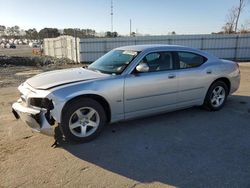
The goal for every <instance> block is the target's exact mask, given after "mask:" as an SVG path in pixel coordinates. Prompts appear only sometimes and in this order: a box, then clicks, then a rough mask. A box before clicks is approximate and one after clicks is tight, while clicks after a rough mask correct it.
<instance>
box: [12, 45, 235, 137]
mask: <svg viewBox="0 0 250 188" xmlns="http://www.w3.org/2000/svg"><path fill="white" fill-rule="evenodd" d="M239 84H240V70H239V66H238V64H237V63H235V62H233V61H228V60H221V59H218V58H217V57H215V56H213V55H211V54H208V53H206V52H203V51H200V50H197V49H192V48H188V47H183V46H172V45H139V46H127V47H120V48H117V49H114V50H112V51H110V52H108V53H107V54H106V55H104V56H102V57H101V58H99V59H98V60H96V61H95V62H94V63H92V64H90V65H89V66H88V68H74V69H65V70H58V71H51V72H46V73H42V74H39V75H37V76H35V77H33V78H30V79H28V80H27V81H26V82H24V83H23V84H21V85H20V86H19V91H20V93H21V98H20V99H19V100H18V101H17V102H16V103H14V104H13V106H12V109H13V113H14V115H15V117H16V118H20V117H21V119H22V120H24V121H25V122H26V123H27V124H28V125H29V126H30V127H31V128H32V129H33V130H35V131H38V132H41V133H45V134H49V135H52V134H53V133H54V127H56V126H57V125H59V126H60V128H61V131H62V133H63V135H64V136H65V138H66V139H69V140H74V141H78V142H87V141H90V140H92V139H94V138H95V137H97V136H98V135H99V134H100V132H101V130H102V129H103V127H104V125H105V124H107V123H113V122H117V121H122V120H127V119H131V118H137V117H141V116H147V115H152V114H157V113H163V112H167V111H174V110H177V109H184V108H189V107H192V106H204V107H205V108H206V109H208V110H210V111H216V110H220V109H221V108H222V107H223V106H224V104H225V102H226V99H227V96H228V95H229V94H232V93H233V92H235V91H236V90H237V89H238V87H239Z"/></svg>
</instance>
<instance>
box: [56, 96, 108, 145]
mask: <svg viewBox="0 0 250 188" xmlns="http://www.w3.org/2000/svg"><path fill="white" fill-rule="evenodd" d="M106 122H107V117H106V113H105V111H104V108H103V107H102V105H101V104H100V103H98V102H97V101H95V100H93V99H91V98H81V99H76V100H74V101H72V102H70V103H69V104H66V106H65V107H64V108H63V112H62V118H61V124H60V126H61V129H62V132H63V134H64V136H65V138H66V140H70V141H75V142H81V143H84V142H89V141H91V140H93V139H95V138H96V137H97V136H99V134H100V133H101V131H102V129H103V127H104V125H105V124H106Z"/></svg>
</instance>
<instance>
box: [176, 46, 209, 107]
mask: <svg viewBox="0 0 250 188" xmlns="http://www.w3.org/2000/svg"><path fill="white" fill-rule="evenodd" d="M175 56H176V59H177V66H178V68H179V72H178V76H179V92H178V97H177V103H178V105H177V107H187V106H192V105H197V104H202V102H203V100H204V95H205V93H206V87H205V86H206V85H207V74H208V73H207V72H206V71H205V70H204V66H203V64H204V63H205V62H206V61H207V58H205V57H203V56H201V55H199V54H196V53H193V52H186V51H177V52H175Z"/></svg>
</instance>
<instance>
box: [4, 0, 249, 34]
mask: <svg viewBox="0 0 250 188" xmlns="http://www.w3.org/2000/svg"><path fill="white" fill-rule="evenodd" d="M113 1H114V30H115V31H117V32H118V33H120V34H128V33H129V19H132V30H133V31H136V30H137V31H138V32H139V33H142V34H157V35H161V34H168V32H171V31H175V32H176V33H177V34H203V33H211V32H218V31H220V30H221V27H222V26H223V24H224V23H225V19H226V15H227V13H228V10H229V9H230V8H231V7H232V6H233V5H237V3H238V1H239V0H113ZM0 7H1V10H0V25H5V26H13V25H19V26H20V27H21V28H23V29H28V28H37V29H38V30H40V29H41V28H44V27H56V28H59V29H63V28H68V27H71V28H90V29H95V30H96V31H97V32H102V31H103V32H104V31H108V30H110V25H111V24H110V0H39V1H38V0H0ZM247 20H250V3H248V5H247V7H246V8H245V11H244V13H243V14H242V17H241V20H240V23H244V22H246V21H247Z"/></svg>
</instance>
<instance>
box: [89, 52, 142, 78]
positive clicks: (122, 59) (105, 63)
mask: <svg viewBox="0 0 250 188" xmlns="http://www.w3.org/2000/svg"><path fill="white" fill-rule="evenodd" d="M138 54H139V52H137V51H128V50H112V51H110V52H108V53H107V54H105V55H104V56H102V57H101V58H99V59H98V60H96V61H95V62H93V63H92V64H90V65H89V66H88V69H90V70H93V71H98V72H102V73H107V74H121V73H122V72H123V71H124V70H125V68H126V67H127V66H128V65H129V64H130V63H131V61H132V60H133V59H134V58H135V57H136V56H137V55H138Z"/></svg>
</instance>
